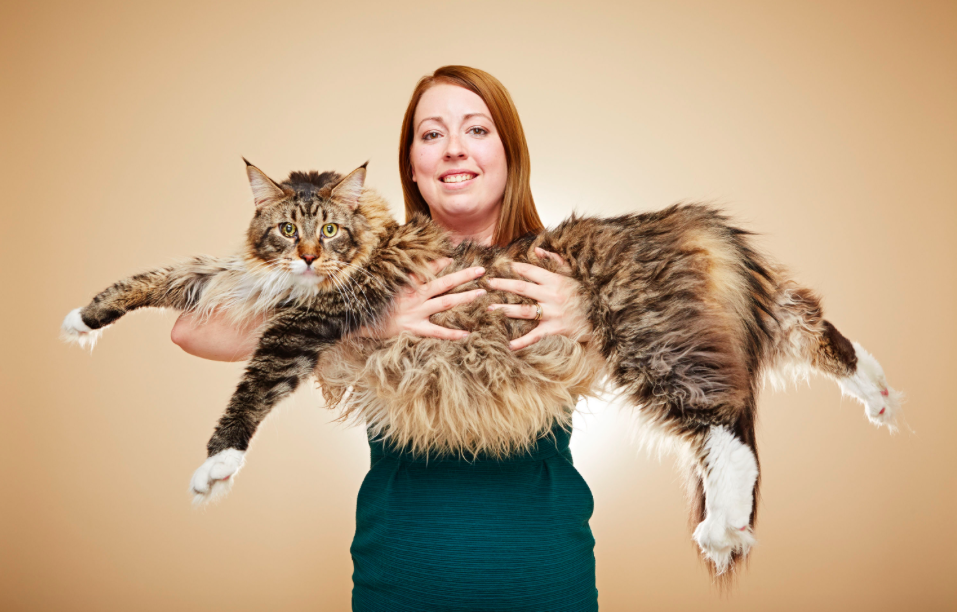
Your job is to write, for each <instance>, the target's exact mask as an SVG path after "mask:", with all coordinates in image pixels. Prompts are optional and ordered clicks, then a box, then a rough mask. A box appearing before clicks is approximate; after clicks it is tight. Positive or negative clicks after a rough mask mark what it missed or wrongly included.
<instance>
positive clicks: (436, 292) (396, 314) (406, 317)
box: [359, 257, 485, 340]
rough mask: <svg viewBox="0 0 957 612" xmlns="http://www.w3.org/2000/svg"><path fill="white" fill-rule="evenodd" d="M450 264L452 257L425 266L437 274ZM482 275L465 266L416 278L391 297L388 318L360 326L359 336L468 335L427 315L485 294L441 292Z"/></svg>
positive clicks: (455, 337) (448, 337) (458, 337)
mask: <svg viewBox="0 0 957 612" xmlns="http://www.w3.org/2000/svg"><path fill="white" fill-rule="evenodd" d="M450 263H452V260H451V259H449V258H447V257H446V258H443V259H437V260H435V261H433V262H431V263H430V264H429V266H430V267H431V268H432V272H433V273H435V274H438V273H439V272H441V271H442V270H443V269H445V267H446V266H448V265H449V264H450ZM483 274H485V269H484V268H466V269H465V270H459V271H458V272H455V273H453V274H449V275H448V276H442V277H440V278H437V279H435V280H433V281H431V282H428V283H419V282H417V279H416V280H413V283H412V286H410V287H407V288H406V289H404V290H403V291H402V292H400V293H399V294H398V295H397V296H396V297H395V307H394V308H393V309H392V313H391V315H390V316H389V318H388V319H385V320H384V321H382V323H381V324H380V325H378V326H376V327H375V328H363V329H361V330H360V331H359V335H360V336H364V337H367V338H379V339H386V338H393V337H395V336H398V335H399V334H400V333H401V332H403V331H409V332H412V333H413V334H415V335H416V336H422V337H426V338H442V339H444V340H461V339H462V338H464V337H466V336H468V335H469V333H468V332H467V331H463V330H461V329H449V328H448V327H442V326H441V325H436V324H434V323H432V322H431V321H429V317H431V316H432V315H434V314H435V313H437V312H443V311H445V310H449V309H450V308H454V307H455V306H458V305H460V304H467V303H468V302H471V301H472V300H474V299H475V298H477V297H479V296H480V295H483V294H484V293H485V290H484V289H476V290H474V291H464V292H462V293H453V294H449V295H442V294H443V293H445V292H446V291H449V290H450V289H453V288H455V287H457V286H459V285H462V284H464V283H467V282H469V281H472V280H475V279H476V278H478V277H480V276H482V275H483ZM436 296H439V297H436Z"/></svg>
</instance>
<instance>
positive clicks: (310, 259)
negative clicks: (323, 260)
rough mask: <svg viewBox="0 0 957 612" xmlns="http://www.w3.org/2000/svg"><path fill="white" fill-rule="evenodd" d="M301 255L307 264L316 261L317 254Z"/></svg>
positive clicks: (309, 264)
mask: <svg viewBox="0 0 957 612" xmlns="http://www.w3.org/2000/svg"><path fill="white" fill-rule="evenodd" d="M300 257H302V260H303V261H304V262H306V265H307V266H311V265H312V262H314V261H316V256H315V255H300Z"/></svg>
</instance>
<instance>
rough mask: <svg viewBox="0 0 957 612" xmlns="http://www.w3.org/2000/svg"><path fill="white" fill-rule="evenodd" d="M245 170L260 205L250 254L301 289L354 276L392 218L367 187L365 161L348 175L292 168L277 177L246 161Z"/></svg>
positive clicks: (251, 229) (251, 227) (327, 285)
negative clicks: (284, 176)
mask: <svg viewBox="0 0 957 612" xmlns="http://www.w3.org/2000/svg"><path fill="white" fill-rule="evenodd" d="M243 161H245V160H243ZM246 174H247V176H248V177H249V185H250V187H251V188H252V192H253V200H254V202H255V205H256V214H255V215H254V216H253V220H252V222H251V223H250V224H249V232H248V234H247V257H248V258H250V259H252V260H254V261H255V262H257V263H260V264H262V265H263V266H265V267H266V268H267V269H268V271H269V272H270V273H276V274H277V276H281V277H282V279H283V281H285V282H284V284H288V285H290V286H293V287H298V288H299V289H306V290H308V289H317V290H318V289H331V288H333V287H334V286H335V284H336V282H337V281H338V280H341V279H345V278H347V277H348V276H351V274H352V272H353V271H354V270H355V269H356V266H361V265H363V264H364V263H365V262H366V261H367V260H368V257H369V254H370V253H371V251H372V249H373V248H375V246H376V244H378V242H379V240H380V238H381V236H382V233H383V231H384V229H385V228H386V227H387V226H388V225H389V224H390V223H394V221H392V217H391V216H390V215H389V211H388V207H387V206H386V204H385V202H384V201H382V199H381V198H379V196H377V195H376V194H375V193H374V192H371V191H370V190H364V189H363V185H364V182H365V176H366V166H365V164H363V165H362V166H360V167H359V168H357V169H355V170H353V171H352V172H351V173H349V174H348V175H347V176H345V177H343V176H341V175H339V174H337V173H335V172H323V173H321V174H320V173H318V172H293V173H292V174H290V175H289V178H288V179H286V180H285V181H283V182H281V183H277V182H275V181H273V180H272V179H270V178H269V177H268V176H266V174H265V173H264V172H263V171H262V170H260V169H259V168H257V167H256V166H254V165H252V164H250V163H249V162H248V161H247V162H246Z"/></svg>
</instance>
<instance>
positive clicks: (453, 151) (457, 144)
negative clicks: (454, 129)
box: [445, 134, 468, 159]
mask: <svg viewBox="0 0 957 612" xmlns="http://www.w3.org/2000/svg"><path fill="white" fill-rule="evenodd" d="M446 143H447V144H446V145H445V157H446V158H447V159H462V158H465V157H468V149H467V148H466V147H465V143H464V142H463V141H462V139H461V138H459V137H458V136H457V135H454V134H453V135H451V136H449V138H448V140H446Z"/></svg>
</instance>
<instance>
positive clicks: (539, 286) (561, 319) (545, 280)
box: [488, 248, 592, 351]
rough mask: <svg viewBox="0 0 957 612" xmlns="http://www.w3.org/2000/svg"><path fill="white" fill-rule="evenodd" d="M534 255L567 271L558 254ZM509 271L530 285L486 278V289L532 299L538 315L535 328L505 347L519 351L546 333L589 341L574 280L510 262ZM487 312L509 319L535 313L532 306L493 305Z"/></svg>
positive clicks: (588, 328) (538, 251)
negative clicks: (513, 271)
mask: <svg viewBox="0 0 957 612" xmlns="http://www.w3.org/2000/svg"><path fill="white" fill-rule="evenodd" d="M535 254H536V255H538V256H539V257H541V258H542V259H546V258H547V259H551V260H552V261H554V262H555V263H557V264H558V265H559V269H560V270H562V271H563V272H571V269H570V268H569V267H568V264H567V263H566V262H565V260H564V259H562V257H561V255H558V254H557V253H550V252H548V251H546V250H545V249H541V248H536V249H535ZM512 269H513V270H515V271H516V272H517V273H518V274H519V275H520V276H522V277H524V278H527V279H528V280H530V281H532V282H525V281H520V280H512V279H507V278H490V279H488V285H489V287H492V288H493V289H500V290H502V291H509V292H511V293H517V294H518V295H521V296H524V297H527V298H531V299H533V300H535V301H536V302H538V306H539V307H540V308H541V309H542V316H541V318H540V319H539V321H538V326H537V327H536V328H535V329H533V330H532V331H530V332H528V333H527V334H525V335H524V336H522V337H521V338H516V339H515V340H512V341H511V342H510V343H509V348H511V349H512V350H513V351H517V350H519V349H523V348H525V347H527V346H531V345H532V344H535V343H536V342H538V341H539V340H541V339H542V338H544V337H545V336H547V335H549V334H554V335H559V336H566V337H568V338H571V339H573V340H578V341H579V342H587V341H588V340H589V338H590V337H591V331H592V328H591V323H590V322H589V321H588V317H587V316H586V312H585V311H586V309H585V304H584V300H583V299H582V297H581V293H580V289H581V286H580V285H579V284H578V281H576V280H575V279H573V278H571V277H569V276H563V275H562V274H555V273H554V272H549V271H548V270H546V269H544V268H540V267H538V266H533V265H531V264H525V263H513V264H512ZM489 310H501V311H503V312H504V313H505V316H506V317H509V318H511V319H534V318H535V317H536V315H537V314H538V308H536V306H535V304H493V305H492V306H489Z"/></svg>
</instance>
